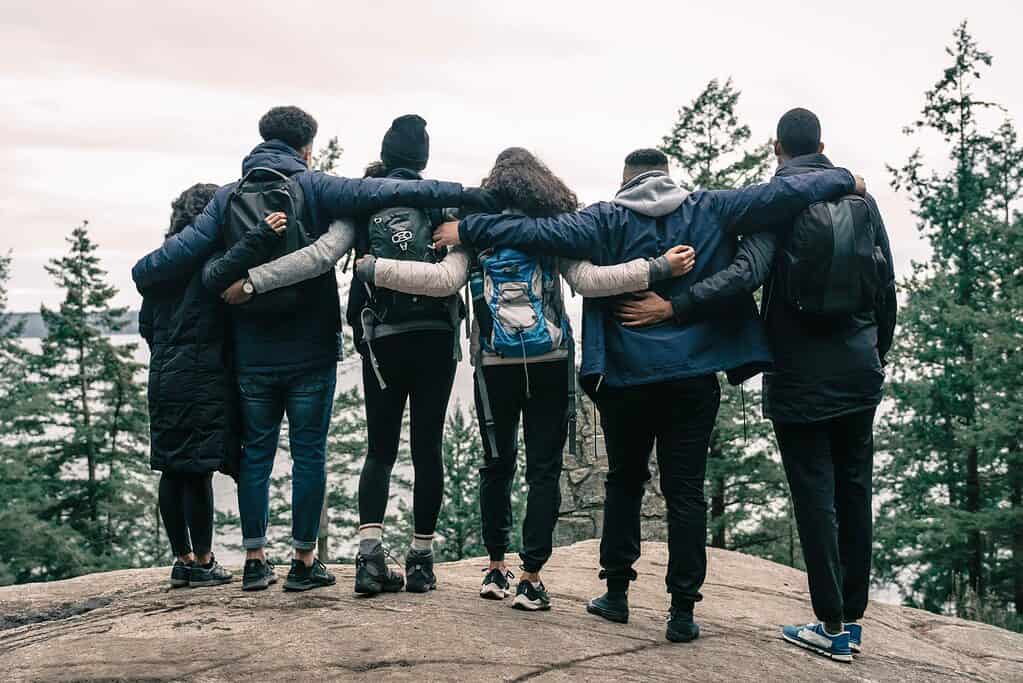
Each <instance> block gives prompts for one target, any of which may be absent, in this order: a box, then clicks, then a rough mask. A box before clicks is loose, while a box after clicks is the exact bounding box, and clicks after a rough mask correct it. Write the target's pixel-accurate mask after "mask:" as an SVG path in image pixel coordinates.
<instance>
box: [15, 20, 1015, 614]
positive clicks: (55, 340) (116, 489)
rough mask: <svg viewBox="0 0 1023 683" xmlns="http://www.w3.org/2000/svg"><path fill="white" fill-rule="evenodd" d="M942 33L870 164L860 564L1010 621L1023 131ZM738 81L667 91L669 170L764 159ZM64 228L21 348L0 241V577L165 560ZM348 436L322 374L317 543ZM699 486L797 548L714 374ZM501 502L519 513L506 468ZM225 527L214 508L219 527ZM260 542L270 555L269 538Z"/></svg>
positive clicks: (985, 57)
mask: <svg viewBox="0 0 1023 683" xmlns="http://www.w3.org/2000/svg"><path fill="white" fill-rule="evenodd" d="M946 51H947V60H946V61H947V63H946V64H945V65H944V67H943V68H942V69H941V71H940V73H938V75H937V76H938V77H937V80H936V81H935V82H934V83H933V84H932V85H931V87H930V88H928V89H927V90H926V91H925V93H924V98H923V101H924V104H923V107H922V109H921V111H920V113H919V115H918V117H917V118H916V119H915V120H912V121H909V122H907V126H906V128H905V132H906V134H907V135H912V136H918V137H921V138H923V139H924V140H926V149H927V150H928V153H926V154H925V153H924V152H923V151H917V152H914V153H913V154H912V155H910V156H909V158H907V159H903V160H892V164H891V165H890V166H889V172H890V178H888V179H887V180H888V181H889V182H891V184H892V186H893V187H894V188H895V189H896V190H897V191H899V192H903V193H905V194H906V195H908V196H909V197H910V198H911V199H912V201H913V204H914V214H915V216H916V218H917V228H918V230H919V232H920V234H921V235H922V236H923V237H924V239H925V240H926V241H927V242H928V244H929V246H930V256H929V257H928V258H926V259H924V260H922V261H920V262H915V263H914V264H913V267H912V272H911V274H910V275H909V276H908V277H906V278H905V279H903V280H902V281H900V282H899V292H900V301H901V311H900V318H899V326H898V329H897V331H896V337H895V347H894V348H893V351H892V353H891V354H890V355H889V357H888V366H887V372H888V384H887V389H886V400H885V402H884V404H883V405H882V410H881V416H880V418H879V422H878V426H877V430H876V434H877V446H878V454H877V458H876V461H875V497H876V501H877V504H876V506H875V507H876V509H877V516H876V522H875V525H876V528H875V553H874V558H875V559H874V565H875V579H876V581H877V582H878V583H881V584H885V585H892V586H895V587H897V588H898V590H899V591H900V594H901V595H902V597H903V600H904V602H905V603H906V604H907V605H912V606H916V607H921V608H924V609H928V610H931V611H934V612H945V613H952V614H956V615H959V616H963V617H966V618H971V619H979V620H982V621H986V622H989V623H993V624H997V625H1001V626H1006V627H1009V628H1014V629H1016V630H1021V628H1023V616H1021V615H1023V511H1021V510H1023V462H1021V460H1023V390H1021V388H1020V378H1021V377H1023V262H1021V261H1023V260H1021V258H1020V256H1021V255H1023V216H1021V214H1020V212H1019V210H1018V208H1019V200H1020V195H1021V192H1023V145H1021V144H1020V142H1019V140H1018V138H1017V132H1016V130H1015V127H1014V125H1013V123H1012V120H1011V117H1010V116H1009V112H1006V111H1005V110H1004V109H1003V108H1002V107H1001V106H1000V105H999V104H998V103H997V102H995V101H988V100H986V99H982V98H980V97H979V96H977V95H976V85H977V83H978V82H979V81H980V80H981V79H982V78H983V77H984V74H985V73H986V72H987V70H988V69H990V68H991V67H992V62H993V60H992V56H991V55H989V54H988V53H986V52H984V51H983V50H982V49H981V47H980V46H979V45H978V44H977V42H976V41H975V40H974V38H973V37H972V36H971V34H970V33H969V30H968V27H967V25H966V24H965V23H964V24H962V25H961V26H959V27H958V28H957V29H956V31H955V32H954V35H953V40H952V43H951V44H950V45H949V46H948V48H947V50H946ZM739 99H740V91H739V90H738V88H737V87H736V85H735V84H734V83H732V81H731V80H724V81H721V80H713V81H711V82H710V83H708V84H707V86H706V88H705V89H704V90H703V92H701V93H700V94H699V95H698V96H697V97H696V98H695V99H693V100H692V101H691V102H690V103H689V104H687V105H685V106H683V107H682V108H681V109H680V110H679V113H678V119H677V121H676V122H674V123H673V124H672V125H671V126H670V128H669V130H668V132H667V134H666V135H665V136H664V139H663V141H662V144H661V149H662V150H663V151H664V152H665V153H666V154H668V156H669V157H670V158H671V159H672V161H673V166H674V170H675V173H674V175H675V177H676V179H678V180H679V181H680V182H681V183H682V184H683V185H684V186H685V187H688V188H697V187H699V188H705V189H716V188H728V187H738V186H742V185H746V184H749V183H754V182H760V181H763V180H765V179H766V178H768V177H769V176H770V173H771V171H772V166H773V157H772V154H771V147H770V143H769V141H764V142H762V143H761V142H758V141H755V140H753V139H752V135H751V132H750V129H749V128H748V126H746V125H744V124H743V123H742V122H741V121H740V119H739V117H738V114H737V104H738V101H739ZM934 141H940V144H938V143H935V142H934ZM342 153H343V150H342V148H341V146H340V144H339V142H338V140H337V139H336V138H334V139H331V140H330V141H329V142H328V144H327V145H326V146H325V147H324V148H323V149H321V150H320V152H319V153H318V155H317V159H316V165H317V167H318V168H320V169H321V170H325V171H330V170H333V168H334V167H335V165H336V163H337V160H338V159H339V158H340V156H341V154H342ZM835 161H836V162H838V163H839V164H840V163H841V160H835ZM881 181H882V179H868V182H874V183H877V182H881ZM883 208H884V207H882V211H883ZM67 243H68V246H67V253H66V254H65V255H64V256H62V257H60V258H55V259H52V260H51V262H50V263H49V265H48V266H47V271H48V273H49V274H50V276H51V277H52V278H53V282H54V284H55V285H56V286H57V287H58V288H59V289H61V290H62V291H63V292H64V300H63V302H62V303H61V304H60V306H59V307H57V308H55V309H49V308H46V307H43V308H42V309H41V311H40V317H41V320H42V321H43V323H45V331H44V332H43V333H41V334H43V336H42V343H41V348H40V350H39V351H38V352H33V351H28V350H27V349H26V348H25V346H24V345H23V344H21V343H20V342H19V337H20V336H21V335H22V334H23V333H24V328H23V326H24V324H25V322H26V321H25V320H24V319H21V318H18V317H15V316H13V315H10V314H9V313H8V312H7V306H6V303H7V298H6V288H7V282H8V276H9V271H10V264H11V259H12V256H11V255H9V254H8V255H5V256H3V257H2V258H0V500H2V501H3V503H4V504H3V506H2V509H0V585H3V584H9V583H21V582H28V581H45V580H55V579H61V578H66V577H69V576H75V575H79V574H83V573H88V572H93V571H102V570H107V569H115V568H123V567H140V566H152V565H158V564H167V563H168V562H169V560H170V557H169V550H168V548H167V547H166V545H167V544H166V542H165V540H164V539H163V537H162V535H161V529H160V523H159V516H158V514H157V511H156V496H155V477H154V476H153V475H152V473H151V472H150V471H149V469H148V444H147V439H148V421H147V416H146V410H145V368H143V367H142V366H140V364H138V363H137V362H135V361H134V360H133V356H132V352H133V350H134V347H133V345H132V344H115V343H113V342H112V341H111V340H110V339H109V337H108V335H109V334H110V333H112V332H113V333H117V332H119V331H124V330H125V325H126V324H129V323H127V322H126V317H127V311H126V310H125V309H123V308H117V307H114V306H112V304H111V301H112V299H113V297H114V295H115V290H114V289H113V288H112V287H111V286H110V285H109V284H108V282H107V278H106V273H105V272H104V271H103V270H102V268H101V266H100V263H99V259H98V257H97V255H96V249H97V245H96V244H95V243H94V242H93V241H92V239H91V238H90V233H89V228H88V223H87V222H83V223H82V224H81V225H80V226H77V227H75V228H74V229H73V230H72V231H71V233H70V235H69V236H68V239H67ZM349 351H350V349H349ZM286 438H287V437H286V433H285V434H282V451H284V454H286V447H287V440H286ZM364 452H365V423H364V414H363V410H362V398H361V393H360V391H359V390H358V389H357V388H356V389H351V390H348V391H342V392H339V395H338V397H337V400H336V402H335V411H334V419H333V421H332V424H331V433H330V445H329V449H328V478H329V485H330V488H329V495H328V505H327V511H326V513H327V518H328V521H329V524H328V530H329V531H328V534H327V537H326V539H325V540H324V544H325V545H324V549H325V550H326V551H327V555H328V556H329V557H335V556H336V555H335V554H336V553H337V552H338V549H339V548H343V547H348V544H349V543H350V541H351V538H352V536H353V535H354V533H355V528H356V520H355V514H356V512H355V511H356V506H355V500H354V495H355V494H354V484H353V477H355V476H356V475H357V473H358V471H359V468H360V465H361V458H362V456H363V454H364ZM282 457H283V455H282ZM480 457H481V447H480V445H479V439H478V431H477V427H476V424H475V418H474V417H473V416H472V414H471V411H462V410H459V411H455V413H454V414H452V416H451V417H450V418H449V421H448V424H447V428H446V430H445V437H444V460H445V467H446V477H447V480H446V486H447V489H446V495H445V504H444V507H443V510H442V513H441V521H440V525H439V527H438V534H439V537H440V538H439V543H438V546H437V548H438V554H439V556H440V557H441V558H442V559H459V558H461V557H467V556H473V555H480V554H483V548H482V543H481V541H480V538H479V511H478V488H477V486H476V466H477V463H478V462H479V460H480ZM408 487H409V482H407V481H405V480H403V479H401V478H400V477H397V478H396V481H395V482H394V483H393V484H392V498H393V499H394V500H395V501H397V502H396V503H394V504H392V509H391V510H390V513H389V520H388V523H387V525H386V527H387V529H388V533H389V534H390V535H391V538H392V541H393V544H394V545H397V546H398V547H402V546H401V545H399V544H401V543H404V541H405V540H406V539H407V538H408V536H409V535H410V534H409V526H410V522H411V520H410V510H409V509H408V508H407V506H406V505H405V504H404V502H403V501H404V500H406V499H407V492H408ZM706 487H707V499H708V514H709V520H708V521H709V534H708V543H709V544H710V545H712V546H715V547H722V548H729V549H733V550H739V551H742V552H747V553H751V554H754V555H759V556H762V557H766V558H769V559H771V560H774V561H776V562H781V563H784V564H788V565H792V566H796V567H801V566H802V565H801V562H802V560H801V556H800V552H799V542H798V538H797V536H796V533H795V525H794V521H793V518H792V511H791V503H790V501H789V497H788V491H787V486H786V484H785V478H784V473H783V472H782V469H781V465H780V462H779V460H778V457H777V447H776V445H775V443H774V437H773V433H772V430H771V428H770V425H769V424H768V423H767V422H766V421H765V420H763V418H762V416H761V414H760V407H759V396H758V395H757V392H756V391H754V390H743V389H742V388H731V387H730V388H728V389H727V390H725V391H724V392H723V396H722V407H721V413H720V415H719V419H718V425H717V428H716V430H715V432H714V435H713V438H712V443H711V449H710V454H709V466H708V476H707V483H706ZM289 490H290V482H289V481H288V477H287V476H284V477H281V478H278V479H275V480H274V482H273V497H272V511H271V517H272V523H273V524H274V525H275V526H284V525H285V524H286V521H287V516H288V514H289V505H288V500H289ZM515 500H516V506H517V507H518V508H520V509H519V512H521V506H522V504H523V502H524V495H523V484H522V481H521V475H520V478H519V480H518V484H517V486H516V495H515ZM516 518H517V519H520V518H521V516H520V515H517V517H516ZM236 524H237V519H233V518H231V517H230V516H227V515H220V516H219V519H218V525H219V526H220V527H221V529H229V528H230V527H232V526H233V525H236ZM274 548H275V549H276V551H277V552H278V553H281V552H284V551H285V549H286V543H285V541H284V539H275V540H274ZM332 553H334V554H332Z"/></svg>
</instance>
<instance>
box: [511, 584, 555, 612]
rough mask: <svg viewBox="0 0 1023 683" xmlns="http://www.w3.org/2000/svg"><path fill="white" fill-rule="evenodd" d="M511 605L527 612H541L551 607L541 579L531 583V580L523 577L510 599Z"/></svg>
mask: <svg viewBox="0 0 1023 683" xmlns="http://www.w3.org/2000/svg"><path fill="white" fill-rule="evenodd" d="M511 606H512V607H514V608H515V609H523V610H526V611H528V612H542V611H545V610H549V609H550V608H551V598H550V596H549V595H547V588H546V586H544V585H543V581H540V582H539V583H538V584H537V585H533V582H532V581H526V580H525V579H523V580H522V581H519V587H518V589H516V591H515V598H514V599H513V600H512V605H511Z"/></svg>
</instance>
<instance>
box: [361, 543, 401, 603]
mask: <svg viewBox="0 0 1023 683" xmlns="http://www.w3.org/2000/svg"><path fill="white" fill-rule="evenodd" d="M404 587H405V577H404V576H402V575H401V574H399V573H397V572H394V571H391V569H390V568H389V567H388V566H387V556H386V555H385V553H384V549H383V548H380V549H379V550H377V552H375V553H370V554H368V555H363V554H362V553H358V554H357V555H356V556H355V592H356V593H359V594H361V595H376V594H377V593H397V592H398V591H400V590H401V589H402V588H404Z"/></svg>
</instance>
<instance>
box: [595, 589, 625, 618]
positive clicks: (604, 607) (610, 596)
mask: <svg viewBox="0 0 1023 683" xmlns="http://www.w3.org/2000/svg"><path fill="white" fill-rule="evenodd" d="M586 611H587V612H589V613H590V614H596V615H597V616H598V617H603V618H605V619H607V620H608V621H613V622H615V623H616V624H627V623H629V594H628V593H627V592H625V591H608V592H606V593H604V594H603V595H601V596H600V597H599V598H593V599H592V600H590V601H589V602H588V603H586Z"/></svg>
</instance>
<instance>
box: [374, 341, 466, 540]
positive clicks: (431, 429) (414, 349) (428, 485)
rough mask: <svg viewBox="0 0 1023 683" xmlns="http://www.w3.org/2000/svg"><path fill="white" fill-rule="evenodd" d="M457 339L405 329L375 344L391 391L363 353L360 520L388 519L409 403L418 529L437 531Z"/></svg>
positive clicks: (414, 497) (413, 496)
mask: <svg viewBox="0 0 1023 683" xmlns="http://www.w3.org/2000/svg"><path fill="white" fill-rule="evenodd" d="M454 343H455V340H454V333H453V332H443V331H437V332H432V331H431V332H425V331H424V332H406V333H404V334H396V335H393V336H389V337H384V338H382V339H380V340H377V341H375V342H373V352H374V354H375V355H376V358H377V361H378V363H379V366H380V373H381V374H382V375H383V377H384V382H385V383H386V384H387V388H386V389H381V388H380V383H379V382H378V381H377V378H376V374H375V373H374V372H373V367H372V366H371V365H370V361H369V358H368V357H365V356H364V357H363V359H362V385H363V387H364V390H365V392H366V432H367V441H368V444H367V449H366V461H365V463H364V464H363V466H362V475H361V476H360V477H359V523H360V524H379V523H382V522H383V521H384V514H385V513H386V511H387V501H388V497H389V490H390V486H391V469H392V468H393V467H394V462H395V460H396V459H397V458H398V446H399V443H400V439H401V423H402V418H403V417H404V415H405V404H406V402H407V403H409V431H410V433H411V442H412V443H411V447H412V468H413V470H414V471H415V484H414V486H413V489H412V514H413V518H414V520H415V533H417V534H420V535H429V534H432V533H433V532H434V530H435V528H436V526H437V516H438V515H439V514H440V505H441V500H442V498H443V496H444V462H443V460H442V456H441V452H442V451H441V444H442V441H443V438H444V418H445V416H446V414H447V407H448V399H449V398H450V396H451V385H452V384H453V382H454V380H455V366H456V364H457V361H456V360H455V357H454Z"/></svg>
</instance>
